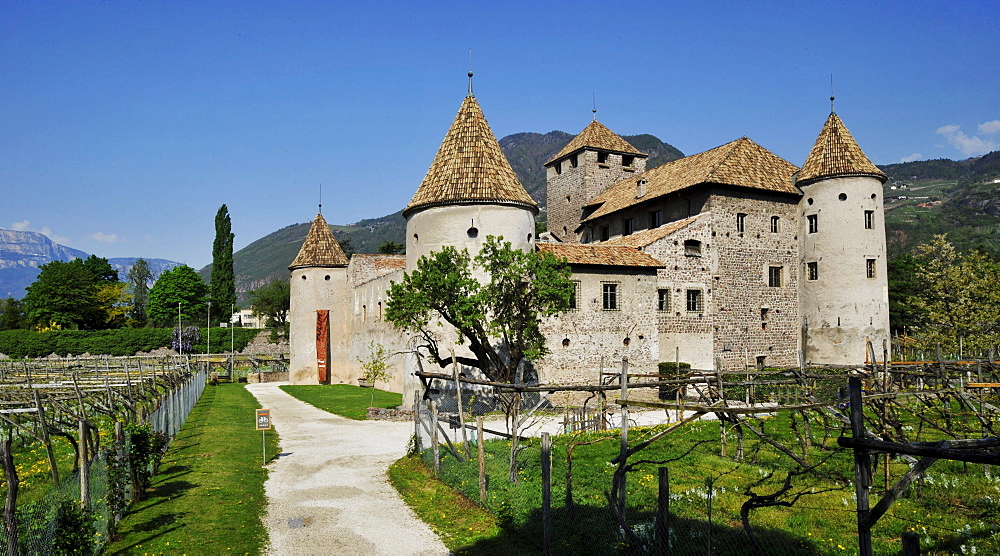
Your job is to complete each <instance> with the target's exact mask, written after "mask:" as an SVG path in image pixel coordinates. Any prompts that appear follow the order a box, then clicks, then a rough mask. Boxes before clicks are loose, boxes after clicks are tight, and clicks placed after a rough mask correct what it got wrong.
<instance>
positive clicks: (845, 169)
mask: <svg viewBox="0 0 1000 556" xmlns="http://www.w3.org/2000/svg"><path fill="white" fill-rule="evenodd" d="M846 176H870V177H873V178H876V179H878V180H881V181H882V183H885V180H886V179H887V178H886V175H885V173H883V172H882V170H879V169H878V167H877V166H875V165H874V164H872V162H871V161H870V160H868V157H867V156H865V153H864V151H862V150H861V147H859V146H858V143H857V141H855V140H854V137H852V136H851V133H850V132H849V131H847V126H845V125H844V122H843V121H841V119H840V116H837V114H836V113H834V112H831V113H830V117H829V118H827V119H826V123H825V124H823V129H822V131H820V132H819V137H818V138H817V139H816V144H814V145H813V148H812V151H810V152H809V157H808V158H806V162H805V164H803V165H802V170H801V171H800V172H799V175H798V177H797V178H796V182H795V183H796V185H808V184H810V183H813V182H815V181H819V180H821V179H825V178H834V177H846Z"/></svg>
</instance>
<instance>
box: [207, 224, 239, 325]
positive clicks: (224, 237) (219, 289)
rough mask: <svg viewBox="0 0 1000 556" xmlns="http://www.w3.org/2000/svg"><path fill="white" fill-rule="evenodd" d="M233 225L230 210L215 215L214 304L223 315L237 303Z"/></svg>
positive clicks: (213, 246)
mask: <svg viewBox="0 0 1000 556" xmlns="http://www.w3.org/2000/svg"><path fill="white" fill-rule="evenodd" d="M232 230H233V224H232V221H231V220H230V218H229V208H228V207H226V205H222V206H221V207H219V211H218V212H216V213H215V241H214V242H213V243H212V278H211V294H212V304H213V305H215V306H216V307H217V308H218V310H219V311H222V312H223V314H224V313H225V312H226V311H228V310H229V308H230V307H232V306H233V305H235V303H236V275H235V274H234V273H233V238H234V237H236V236H235V235H234V234H233V231H232Z"/></svg>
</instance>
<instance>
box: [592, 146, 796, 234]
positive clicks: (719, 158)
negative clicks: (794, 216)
mask: <svg viewBox="0 0 1000 556" xmlns="http://www.w3.org/2000/svg"><path fill="white" fill-rule="evenodd" d="M796 170H798V168H796V167H795V165H794V164H792V163H790V162H788V161H787V160H785V159H783V158H781V157H780V156H778V155H776V154H774V153H772V152H771V151H769V150H767V149H765V148H764V147H762V146H760V145H759V144H757V143H755V142H754V141H752V140H750V139H748V138H746V137H741V138H740V139H737V140H735V141H731V142H729V143H726V144H725V145H722V146H719V147H716V148H714V149H711V150H708V151H705V152H703V153H698V154H693V155H691V156H686V157H684V158H679V159H677V160H673V161H670V162H668V163H666V164H664V165H662V166H658V167H656V168H653V169H652V170H647V171H645V172H643V173H642V174H637V175H635V176H632V177H630V178H628V179H626V180H622V181H620V182H618V183H616V184H614V185H612V186H611V187H609V188H607V189H606V190H604V192H603V193H601V194H600V195H598V196H597V197H594V199H593V200H592V201H591V202H589V203H587V205H586V206H587V207H593V206H597V207H599V208H598V209H597V210H595V211H594V212H593V213H592V214H591V215H590V216H588V217H587V218H586V220H593V219H595V218H598V217H601V216H604V215H606V214H611V213H613V212H617V211H619V210H622V209H624V208H628V207H630V206H632V205H634V204H638V203H642V202H645V201H648V200H650V199H655V198H657V197H662V196H664V195H669V194H671V193H674V192H677V191H681V190H683V189H686V188H688V187H693V186H695V185H698V184H701V183H714V184H724V185H733V186H737V187H746V188H749V189H760V190H764V191H771V192H776V193H791V194H794V195H801V192H800V191H799V190H798V189H797V188H796V187H795V186H794V185H792V174H794V173H795V171H796ZM639 180H646V194H645V195H643V196H642V197H637V196H636V182H637V181H639Z"/></svg>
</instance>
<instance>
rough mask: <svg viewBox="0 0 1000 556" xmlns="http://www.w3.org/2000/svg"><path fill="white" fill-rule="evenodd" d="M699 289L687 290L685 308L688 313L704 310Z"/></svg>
mask: <svg viewBox="0 0 1000 556" xmlns="http://www.w3.org/2000/svg"><path fill="white" fill-rule="evenodd" d="M702 298H703V296H702V293H701V290H687V310H688V312H689V313H702V312H704V307H705V302H704V300H703V299H702Z"/></svg>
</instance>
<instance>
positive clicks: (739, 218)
mask: <svg viewBox="0 0 1000 556" xmlns="http://www.w3.org/2000/svg"><path fill="white" fill-rule="evenodd" d="M746 227H747V215H745V214H743V213H742V212H741V213H739V214H737V215H736V231H737V232H739V233H741V234H742V233H743V232H745V231H746Z"/></svg>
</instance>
